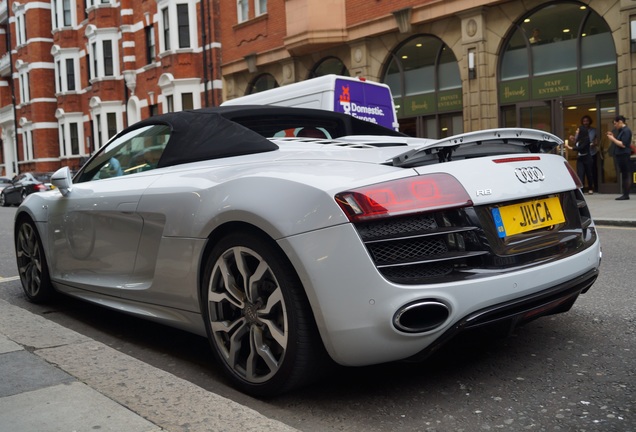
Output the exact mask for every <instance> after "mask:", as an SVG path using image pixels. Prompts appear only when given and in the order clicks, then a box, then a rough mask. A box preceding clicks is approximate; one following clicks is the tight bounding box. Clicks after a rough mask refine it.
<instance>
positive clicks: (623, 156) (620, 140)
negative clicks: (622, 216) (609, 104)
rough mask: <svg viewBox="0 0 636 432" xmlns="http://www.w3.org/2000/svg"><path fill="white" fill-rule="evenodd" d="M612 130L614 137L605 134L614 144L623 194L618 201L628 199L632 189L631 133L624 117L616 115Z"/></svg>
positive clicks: (608, 133) (611, 133) (609, 133)
mask: <svg viewBox="0 0 636 432" xmlns="http://www.w3.org/2000/svg"><path fill="white" fill-rule="evenodd" d="M614 128H615V130H616V136H614V133H613V132H607V137H608V138H609V140H610V141H611V142H612V143H614V145H615V146H616V150H615V151H614V159H615V160H616V164H617V165H618V169H619V170H620V172H621V180H622V186H623V194H622V195H621V196H619V197H618V198H616V200H618V201H622V200H628V199H629V190H630V189H631V187H632V169H631V161H630V155H631V144H632V131H631V130H630V129H629V127H627V125H626V124H625V117H624V116H622V115H617V116H616V117H615V118H614Z"/></svg>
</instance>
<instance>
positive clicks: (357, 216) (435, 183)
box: [336, 173, 473, 222]
mask: <svg viewBox="0 0 636 432" xmlns="http://www.w3.org/2000/svg"><path fill="white" fill-rule="evenodd" d="M336 201H337V202H338V205H340V207H341V208H342V210H343V211H344V212H345V214H346V215H347V217H348V218H349V220H350V221H351V222H361V221H365V220H369V219H377V218H382V217H387V216H397V215H401V214H407V213H419V212H426V211H431V210H439V209H442V208H457V207H466V206H470V205H472V204H473V202H472V201H471V199H470V197H469V195H468V192H466V189H464V187H463V186H462V185H461V184H460V183H459V181H458V180H457V179H456V178H455V177H453V176H451V175H450V174H443V173H436V174H428V175H423V176H417V177H409V178H405V179H400V180H393V181H388V182H385V183H379V184H375V185H371V186H365V187H362V188H358V189H354V190H351V191H347V192H341V193H339V194H337V195H336Z"/></svg>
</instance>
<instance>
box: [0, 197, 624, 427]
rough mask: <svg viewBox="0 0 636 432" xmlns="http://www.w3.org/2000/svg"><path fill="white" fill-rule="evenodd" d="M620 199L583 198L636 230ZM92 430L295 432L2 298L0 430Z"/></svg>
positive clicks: (598, 216)
mask: <svg viewBox="0 0 636 432" xmlns="http://www.w3.org/2000/svg"><path fill="white" fill-rule="evenodd" d="M616 196H617V195H614V194H594V195H586V200H587V202H588V205H589V206H590V211H591V213H592V217H593V218H594V220H595V222H596V224H597V225H616V226H629V227H636V196H635V197H633V199H631V200H629V201H616V200H615V198H616ZM11 280H13V278H12V279H11ZM7 281H8V280H7V279H4V280H1V279H0V282H7ZM95 430H100V432H111V431H112V432H123V431H125V432H158V431H171V432H179V431H188V432H198V431H224V432H225V431H227V432H232V431H241V432H251V431H254V432H261V431H268V432H269V431H271V432H293V431H296V429H294V428H292V427H290V426H287V425H285V424H283V423H281V422H278V421H275V420H272V419H269V418H267V417H265V416H263V415H261V414H259V413H258V412H256V411H254V410H252V409H250V408H247V407H245V406H243V405H240V404H238V403H235V402H233V401H231V400H229V399H226V398H223V397H221V396H218V395H216V394H214V393H211V392H209V391H206V390H204V389H202V388H201V387H198V386H196V385H195V384H192V383H190V382H188V381H185V380H183V379H180V378H177V377H176V376H174V375H171V374H169V373H167V372H165V371H162V370H160V369H157V368H155V367H152V366H150V365H148V364H145V363H143V362H142V361H140V360H137V359H134V358H132V357H130V356H128V355H126V354H123V353H121V352H119V351H117V350H115V349H113V348H110V347H109V346H107V345H104V344H102V343H100V342H97V341H95V340H92V339H90V338H88V337H86V336H83V335H81V334H79V333H77V332H75V331H73V330H69V329H67V328H65V327H62V326H60V325H58V324H56V323H53V322H51V321H48V320H47V319H45V318H43V317H41V316H39V315H35V314H33V313H31V312H28V311H26V310H24V309H21V308H19V307H17V306H13V305H11V304H9V303H7V302H5V301H3V300H0V432H14V431H19V432H75V431H76V432H84V431H86V432H89V431H95Z"/></svg>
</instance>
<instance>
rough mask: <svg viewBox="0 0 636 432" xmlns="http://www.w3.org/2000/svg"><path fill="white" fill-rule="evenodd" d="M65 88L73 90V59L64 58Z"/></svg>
mask: <svg viewBox="0 0 636 432" xmlns="http://www.w3.org/2000/svg"><path fill="white" fill-rule="evenodd" d="M66 89H67V90H68V91H75V61H74V60H73V59H66Z"/></svg>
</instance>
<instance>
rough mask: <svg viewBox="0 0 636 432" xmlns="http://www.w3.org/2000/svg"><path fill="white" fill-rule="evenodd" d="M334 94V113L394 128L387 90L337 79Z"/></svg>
mask: <svg viewBox="0 0 636 432" xmlns="http://www.w3.org/2000/svg"><path fill="white" fill-rule="evenodd" d="M335 92H336V93H335V97H334V108H333V110H334V111H336V112H341V113H345V114H349V115H352V116H353V117H356V118H359V119H361V120H366V121H369V122H371V123H375V124H379V125H382V126H384V127H387V128H389V129H393V128H394V125H393V115H394V113H393V112H392V110H393V107H392V106H391V101H392V99H391V92H390V91H389V89H388V88H386V87H380V86H376V85H369V84H367V83H366V82H364V81H349V80H340V79H337V80H336V83H335Z"/></svg>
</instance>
